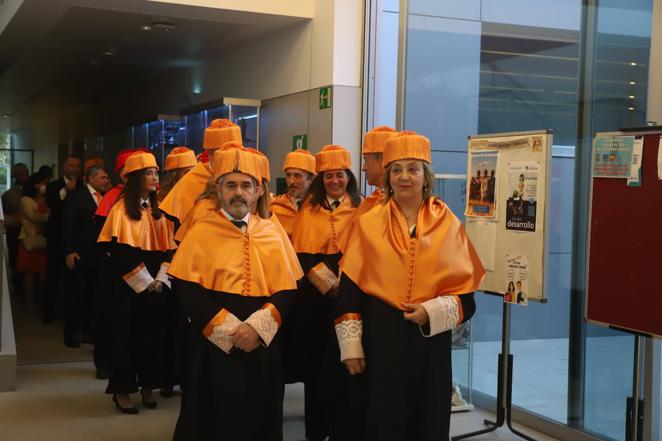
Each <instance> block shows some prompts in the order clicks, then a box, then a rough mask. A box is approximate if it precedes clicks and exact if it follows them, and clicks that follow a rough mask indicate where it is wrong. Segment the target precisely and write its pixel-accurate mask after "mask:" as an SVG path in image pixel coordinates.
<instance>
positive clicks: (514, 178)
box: [506, 162, 540, 232]
mask: <svg viewBox="0 0 662 441" xmlns="http://www.w3.org/2000/svg"><path fill="white" fill-rule="evenodd" d="M539 173H540V163H539V162H509V163H508V199H507V200H506V229H507V230H511V231H527V232H534V231H536V212H537V205H538V175H539Z"/></svg>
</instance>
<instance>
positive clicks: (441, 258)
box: [335, 132, 485, 441]
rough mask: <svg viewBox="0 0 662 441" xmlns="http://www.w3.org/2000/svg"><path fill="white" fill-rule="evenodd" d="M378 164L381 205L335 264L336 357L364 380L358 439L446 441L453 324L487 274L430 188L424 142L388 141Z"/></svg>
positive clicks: (359, 223) (358, 223) (352, 234)
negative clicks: (337, 268) (381, 177)
mask: <svg viewBox="0 0 662 441" xmlns="http://www.w3.org/2000/svg"><path fill="white" fill-rule="evenodd" d="M383 164H384V166H385V167H386V170H387V171H386V175H387V179H386V180H385V181H384V184H385V187H384V190H385V202H384V203H383V204H378V205H376V206H375V207H374V208H373V209H371V210H370V211H368V212H366V213H364V214H363V215H361V216H360V217H358V218H356V219H355V221H354V222H352V225H351V227H350V231H349V234H348V241H347V244H348V246H347V248H346V250H345V252H344V254H343V258H342V260H341V261H340V269H341V272H342V277H341V280H340V288H339V296H338V311H339V314H338V316H337V318H336V320H335V329H336V334H337V339H338V344H339V346H340V360H341V361H342V362H343V363H344V364H345V366H346V368H347V370H348V372H349V373H350V374H351V375H359V374H361V375H360V376H359V378H360V377H363V379H364V381H365V393H364V394H362V393H358V394H354V395H353V396H352V395H350V397H351V399H350V401H354V402H358V403H360V406H359V407H357V406H352V405H351V403H347V405H348V406H350V407H353V408H354V409H357V408H359V409H361V413H363V412H364V413H365V415H364V416H363V417H362V418H361V419H362V421H363V422H364V424H363V426H364V427H361V428H359V429H358V432H359V437H360V439H367V440H385V441H404V440H447V439H448V437H449V425H450V410H451V394H452V386H451V385H452V381H451V330H452V329H453V328H455V327H456V326H458V325H460V324H461V323H463V322H465V321H466V320H468V319H470V318H471V316H472V315H473V313H474V311H475V308H476V307H475V303H474V299H473V292H474V291H475V290H476V289H478V287H479V285H480V283H481V281H482V279H483V276H484V274H485V271H484V269H483V266H482V264H481V262H480V259H479V257H478V254H477V253H476V251H475V250H474V248H473V246H472V245H471V242H470V241H469V239H468V237H467V235H466V234H465V232H464V228H463V227H462V224H461V222H460V221H459V220H458V219H457V217H455V215H454V214H453V213H452V212H451V211H450V210H449V208H448V207H447V206H446V205H445V204H444V203H443V202H442V201H441V200H440V199H439V198H437V197H435V196H434V195H433V194H432V186H433V185H434V174H433V173H432V170H431V169H430V166H429V164H430V141H429V140H428V139H427V138H425V137H424V136H420V135H417V134H415V133H413V132H403V133H400V134H399V135H397V136H394V137H391V138H390V139H389V140H388V141H387V142H386V144H385V149H384V154H383ZM364 330H365V332H364ZM364 349H365V352H364Z"/></svg>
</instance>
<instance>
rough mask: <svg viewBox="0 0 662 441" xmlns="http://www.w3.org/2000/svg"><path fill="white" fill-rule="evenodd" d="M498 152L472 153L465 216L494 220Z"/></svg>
mask: <svg viewBox="0 0 662 441" xmlns="http://www.w3.org/2000/svg"><path fill="white" fill-rule="evenodd" d="M498 159H499V152H496V151H488V152H472V153H471V163H470V170H469V172H470V175H469V176H468V177H467V210H466V211H465V213H464V215H465V216H474V217H482V218H493V219H492V220H496V218H495V216H496V189H497V188H499V186H498V184H497V174H496V172H497V162H498Z"/></svg>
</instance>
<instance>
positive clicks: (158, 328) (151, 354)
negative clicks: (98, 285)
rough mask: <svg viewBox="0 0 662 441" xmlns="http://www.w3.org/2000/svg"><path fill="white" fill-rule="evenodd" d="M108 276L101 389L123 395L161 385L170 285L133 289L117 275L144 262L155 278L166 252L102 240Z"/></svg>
mask: <svg viewBox="0 0 662 441" xmlns="http://www.w3.org/2000/svg"><path fill="white" fill-rule="evenodd" d="M108 250H109V252H110V268H111V273H112V274H113V291H112V306H111V308H112V310H111V317H112V321H113V326H112V336H111V340H112V342H111V345H112V349H111V354H112V359H111V363H110V376H109V378H108V387H107V388H106V393H109V394H114V393H118V394H129V393H134V392H137V391H138V388H139V387H141V388H145V389H158V388H159V387H161V385H162V384H163V375H164V372H163V366H164V363H165V349H164V344H165V334H166V325H167V322H166V319H165V317H166V313H167V301H168V296H170V289H168V287H167V286H166V285H165V284H164V285H163V290H162V291H161V292H160V293H157V292H148V291H147V290H145V291H143V292H141V293H136V292H134V290H133V289H132V288H131V287H130V286H129V285H128V284H127V283H126V282H125V281H124V279H123V276H124V275H125V274H128V273H129V272H131V270H133V269H134V268H136V267H137V266H139V265H140V263H141V262H142V263H144V265H145V267H146V268H147V270H148V271H149V273H150V275H151V276H152V277H156V275H157V274H158V272H159V269H160V267H161V263H162V262H169V261H170V259H171V252H165V251H145V250H141V249H140V248H135V247H132V246H129V245H125V244H120V243H117V242H116V241H115V240H113V242H110V243H109V244H108Z"/></svg>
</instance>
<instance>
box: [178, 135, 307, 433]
mask: <svg viewBox="0 0 662 441" xmlns="http://www.w3.org/2000/svg"><path fill="white" fill-rule="evenodd" d="M212 160H213V162H214V164H213V167H214V184H215V189H216V202H217V207H218V208H217V209H216V210H214V211H211V212H208V213H206V214H204V216H203V217H202V218H200V219H199V220H198V221H197V222H196V223H195V224H194V225H193V226H192V227H191V229H190V230H189V231H188V232H187V234H186V236H185V237H184V239H183V240H182V242H181V244H180V246H179V248H178V250H177V253H176V254H175V257H174V259H173V261H172V263H171V265H170V268H169V270H168V274H169V275H170V276H171V277H173V278H174V289H175V290H176V291H177V292H178V293H179V295H180V296H181V299H182V302H183V304H184V308H185V312H186V314H187V315H188V317H189V319H190V324H189V340H188V349H189V350H188V357H187V360H188V366H187V368H188V369H187V372H186V378H185V385H186V386H185V388H184V392H183V396H182V405H181V412H180V415H179V419H178V421H177V427H176V429H175V435H174V439H175V440H176V441H178V440H197V441H203V440H214V441H222V440H238V439H242V440H255V441H257V440H260V441H261V440H267V441H269V440H282V437H283V432H282V418H283V403H282V398H283V397H282V393H283V390H282V378H281V366H280V361H281V360H280V357H281V354H280V349H279V345H280V342H279V340H280V338H279V337H280V335H279V334H280V333H279V328H280V326H281V323H282V321H283V320H284V319H285V318H286V317H285V316H286V314H287V312H288V310H289V307H290V304H291V302H292V299H293V291H294V289H295V288H296V284H297V280H298V279H300V278H301V277H302V276H303V272H302V271H301V267H300V266H299V263H298V261H297V257H296V254H295V252H294V249H293V248H292V245H291V244H290V243H289V241H287V240H286V239H284V235H283V234H282V232H281V231H282V230H280V229H279V228H280V227H278V226H277V225H276V224H274V223H273V222H272V221H271V220H269V219H263V218H261V217H259V216H257V215H252V214H251V212H250V211H251V208H252V207H253V205H254V204H255V201H256V200H257V197H258V191H257V188H258V185H259V182H260V181H261V180H262V176H263V170H262V168H261V165H260V163H259V160H258V159H257V155H253V154H251V153H249V152H247V151H246V150H245V149H243V148H232V149H228V150H227V151H223V152H218V153H216V154H215V155H214V158H213V159H212Z"/></svg>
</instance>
